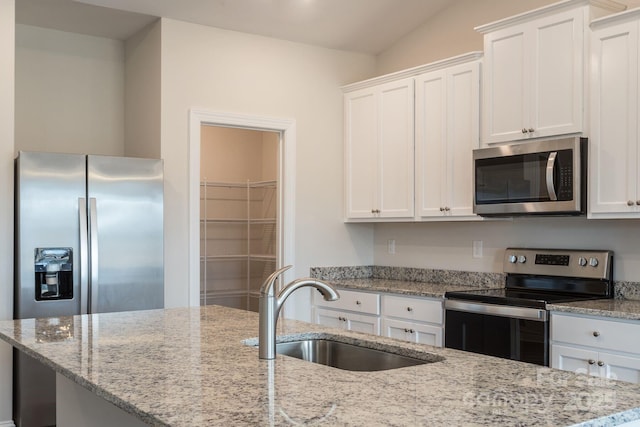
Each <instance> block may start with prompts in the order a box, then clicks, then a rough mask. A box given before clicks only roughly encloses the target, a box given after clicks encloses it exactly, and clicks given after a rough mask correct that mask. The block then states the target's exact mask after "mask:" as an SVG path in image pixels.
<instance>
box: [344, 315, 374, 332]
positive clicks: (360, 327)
mask: <svg viewBox="0 0 640 427" xmlns="http://www.w3.org/2000/svg"><path fill="white" fill-rule="evenodd" d="M344 316H345V318H346V319H347V329H348V330H350V331H356V332H364V333H366V334H373V335H380V318H379V317H378V316H367V315H366V314H352V313H344Z"/></svg>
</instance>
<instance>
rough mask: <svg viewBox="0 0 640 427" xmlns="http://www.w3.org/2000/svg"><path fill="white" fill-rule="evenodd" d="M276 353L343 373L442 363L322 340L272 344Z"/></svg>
mask: <svg viewBox="0 0 640 427" xmlns="http://www.w3.org/2000/svg"><path fill="white" fill-rule="evenodd" d="M276 353H278V354H282V355H285V356H291V357H296V358H298V359H302V360H306V361H309V362H314V363H319V364H321V365H326V366H332V367H334V368H338V369H344V370H347V371H384V370H387V369H397V368H405V367H407V366H415V365H422V364H425V363H433V362H439V361H441V360H444V358H443V357H440V356H437V355H434V354H429V353H425V354H424V355H425V359H418V358H415V357H410V356H403V355H400V354H395V353H391V352H388V351H383V350H376V349H372V348H367V347H361V346H358V345H353V344H347V343H343V342H339V341H333V340H326V339H308V340H301V341H290V342H281V343H277V344H276Z"/></svg>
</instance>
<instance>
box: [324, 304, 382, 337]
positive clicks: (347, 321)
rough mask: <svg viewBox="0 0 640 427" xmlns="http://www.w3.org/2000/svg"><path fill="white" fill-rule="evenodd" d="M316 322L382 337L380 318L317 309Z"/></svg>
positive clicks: (342, 311)
mask: <svg viewBox="0 0 640 427" xmlns="http://www.w3.org/2000/svg"><path fill="white" fill-rule="evenodd" d="M315 322H316V323H318V324H320V325H324V326H330V327H332V328H340V329H344V330H347V331H356V332H364V333H367V334H374V335H380V317H379V316H374V315H366V314H356V313H353V312H350V311H344V310H331V309H327V308H316V316H315Z"/></svg>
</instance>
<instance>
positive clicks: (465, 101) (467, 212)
mask: <svg viewBox="0 0 640 427" xmlns="http://www.w3.org/2000/svg"><path fill="white" fill-rule="evenodd" d="M416 91H417V95H416V117H417V119H416V120H417V122H416V189H417V191H416V195H417V196H416V200H417V203H418V216H419V217H422V218H434V217H437V218H440V217H443V216H473V175H472V170H473V168H472V166H473V165H472V150H473V149H474V148H478V146H479V108H480V105H479V103H480V65H479V63H477V62H474V63H470V64H462V65H458V66H455V67H451V68H449V69H446V70H440V71H434V72H431V73H426V74H423V75H421V76H419V77H418V78H417V80H416Z"/></svg>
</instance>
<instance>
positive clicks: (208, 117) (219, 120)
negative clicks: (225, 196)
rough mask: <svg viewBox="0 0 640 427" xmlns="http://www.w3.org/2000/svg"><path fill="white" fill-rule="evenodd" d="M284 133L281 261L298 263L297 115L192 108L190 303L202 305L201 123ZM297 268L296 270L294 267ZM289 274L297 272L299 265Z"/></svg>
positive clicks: (280, 172) (280, 157) (280, 185)
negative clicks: (296, 227) (291, 116)
mask: <svg viewBox="0 0 640 427" xmlns="http://www.w3.org/2000/svg"><path fill="white" fill-rule="evenodd" d="M202 125H212V126H224V127H237V128H244V129H252V130H262V131H272V132H279V133H280V144H279V146H278V160H279V168H278V209H279V213H280V214H279V215H278V224H277V227H278V230H281V231H280V232H279V233H278V236H277V239H278V261H279V262H278V265H276V268H280V267H282V266H284V265H295V264H294V248H293V246H294V231H295V182H296V181H295V155H296V122H295V120H293V119H281V118H274V117H264V116H252V115H245V114H236V113H227V112H218V111H209V110H203V109H195V108H192V109H190V110H189V306H191V307H196V306H199V305H200V126H202ZM292 270H293V271H292ZM285 275H287V276H289V275H291V276H295V268H292V269H291V270H289V271H287V273H285Z"/></svg>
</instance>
